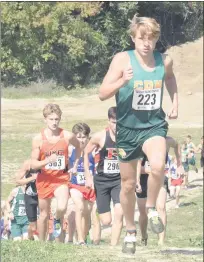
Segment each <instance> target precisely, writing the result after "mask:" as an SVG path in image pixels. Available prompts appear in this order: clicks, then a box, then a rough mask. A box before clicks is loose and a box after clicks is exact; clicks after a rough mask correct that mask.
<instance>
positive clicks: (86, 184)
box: [85, 176, 93, 188]
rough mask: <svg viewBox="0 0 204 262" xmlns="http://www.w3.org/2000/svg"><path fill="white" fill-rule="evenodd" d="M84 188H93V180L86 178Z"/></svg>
mask: <svg viewBox="0 0 204 262" xmlns="http://www.w3.org/2000/svg"><path fill="white" fill-rule="evenodd" d="M85 187H88V188H92V187H93V179H92V177H90V176H88V177H86V181H85Z"/></svg>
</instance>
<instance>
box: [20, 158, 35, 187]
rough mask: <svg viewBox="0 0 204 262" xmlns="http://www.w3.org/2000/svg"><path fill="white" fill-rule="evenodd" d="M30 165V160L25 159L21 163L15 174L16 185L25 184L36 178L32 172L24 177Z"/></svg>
mask: <svg viewBox="0 0 204 262" xmlns="http://www.w3.org/2000/svg"><path fill="white" fill-rule="evenodd" d="M30 166H31V160H26V161H25V162H24V163H23V166H22V167H21V168H20V169H19V170H18V171H17V173H16V175H15V182H16V183H17V184H18V185H26V184H28V183H29V182H31V181H33V180H34V179H36V177H37V176H36V174H33V175H32V176H31V177H28V178H25V175H26V173H27V172H28V171H29V170H30Z"/></svg>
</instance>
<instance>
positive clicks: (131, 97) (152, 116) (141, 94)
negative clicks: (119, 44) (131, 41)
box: [116, 50, 166, 129]
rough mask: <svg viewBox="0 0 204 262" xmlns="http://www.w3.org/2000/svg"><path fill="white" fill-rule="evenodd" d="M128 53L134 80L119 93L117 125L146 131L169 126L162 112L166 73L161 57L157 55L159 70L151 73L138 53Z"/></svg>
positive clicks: (156, 53)
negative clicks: (158, 126) (166, 124)
mask: <svg viewBox="0 0 204 262" xmlns="http://www.w3.org/2000/svg"><path fill="white" fill-rule="evenodd" d="M127 52H128V55H129V57H130V61H131V65H132V68H133V78H132V79H131V80H130V81H129V82H128V83H127V84H126V85H125V86H124V87H122V88H120V89H119V91H118V92H117V93H116V104H117V124H118V125H121V126H124V127H127V128H131V129H141V128H142V129H145V128H151V127H153V126H155V125H160V124H162V123H165V122H166V121H165V116H166V115H165V113H164V111H163V109H162V100H163V87H164V75H165V69H164V64H163V60H162V56H161V54H160V53H159V52H157V51H154V53H153V54H154V59H155V69H154V71H152V72H148V71H146V70H144V69H143V68H142V66H141V65H140V63H139V62H138V60H137V58H136V55H135V52H134V50H130V51H127Z"/></svg>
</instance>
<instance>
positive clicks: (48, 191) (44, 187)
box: [36, 174, 70, 199]
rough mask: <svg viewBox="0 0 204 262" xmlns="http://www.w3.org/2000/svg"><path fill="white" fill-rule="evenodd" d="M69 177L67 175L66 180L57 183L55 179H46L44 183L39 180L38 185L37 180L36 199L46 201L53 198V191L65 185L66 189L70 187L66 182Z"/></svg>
mask: <svg viewBox="0 0 204 262" xmlns="http://www.w3.org/2000/svg"><path fill="white" fill-rule="evenodd" d="M68 178H69V175H68V174H67V179H66V180H62V181H59V182H57V179H53V178H51V179H50V180H48V179H47V178H46V180H45V181H43V180H41V181H40V183H38V180H36V187H37V192H38V198H40V199H47V198H53V197H54V192H55V190H56V189H57V188H58V187H60V186H62V185H66V186H67V188H68V187H69V185H70V182H69V180H68Z"/></svg>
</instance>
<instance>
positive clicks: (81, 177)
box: [76, 172, 86, 185]
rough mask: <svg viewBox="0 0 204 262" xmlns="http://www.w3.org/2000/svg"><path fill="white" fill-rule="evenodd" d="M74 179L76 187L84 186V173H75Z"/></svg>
mask: <svg viewBox="0 0 204 262" xmlns="http://www.w3.org/2000/svg"><path fill="white" fill-rule="evenodd" d="M76 179H77V184H78V185H84V184H85V180H86V179H85V175H84V172H77V176H76Z"/></svg>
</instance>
